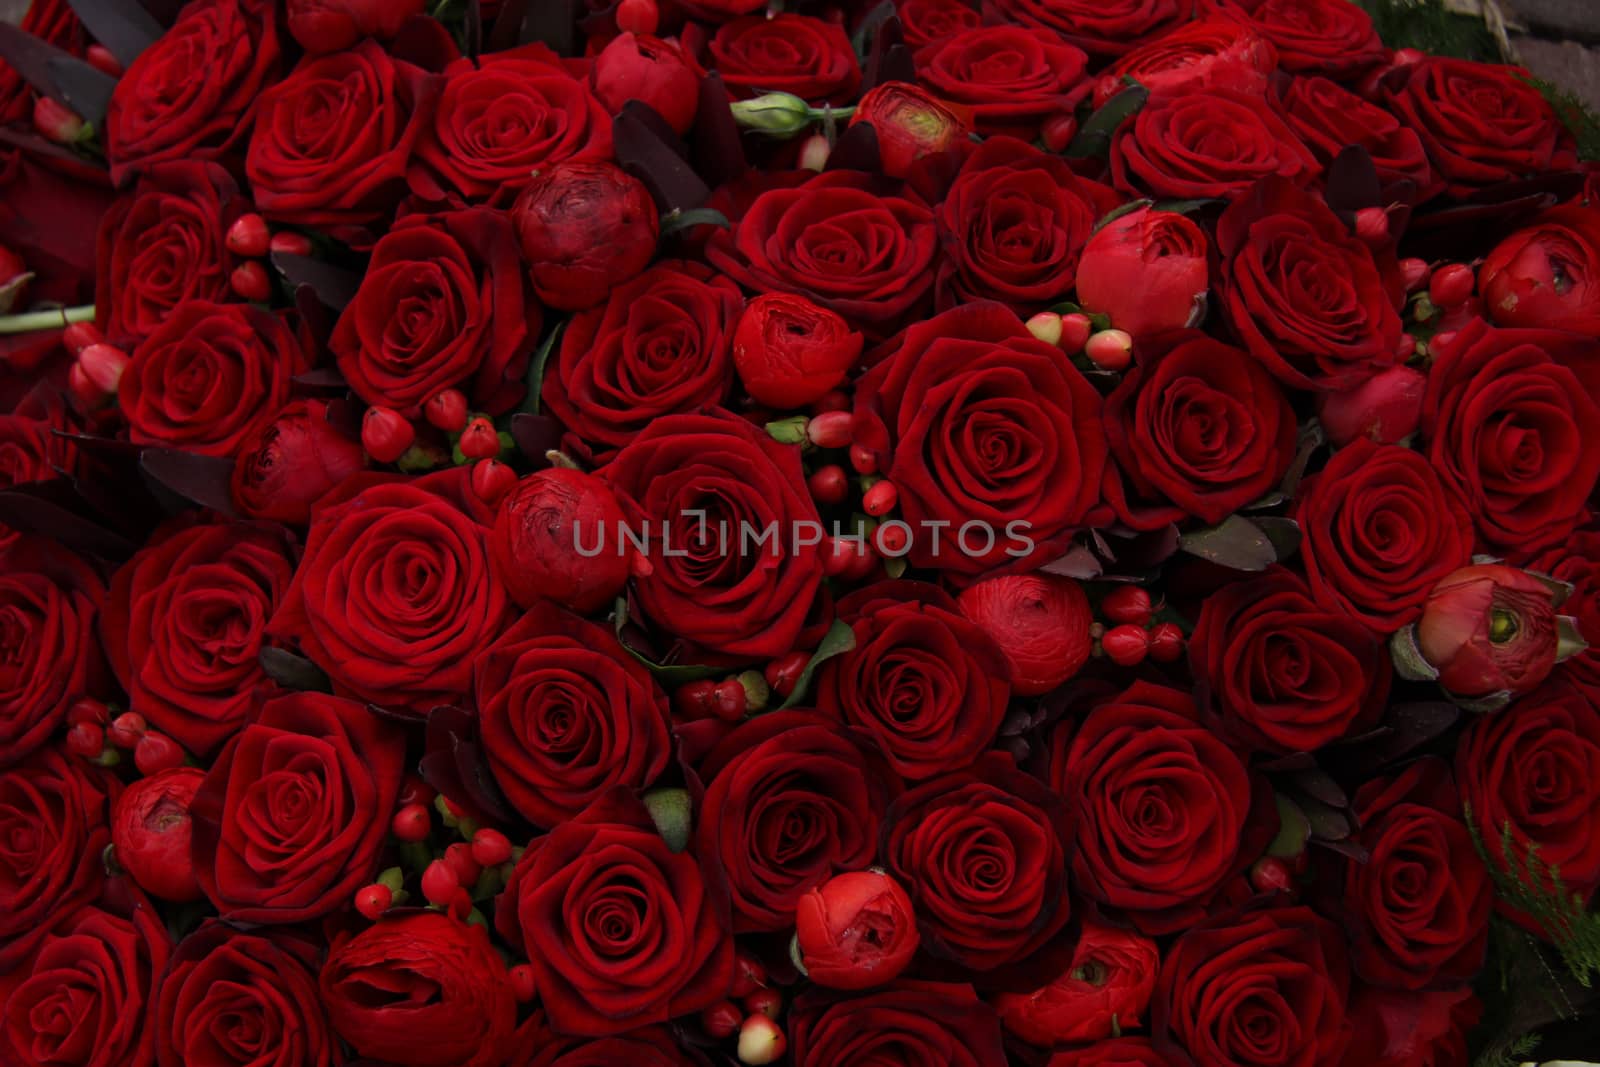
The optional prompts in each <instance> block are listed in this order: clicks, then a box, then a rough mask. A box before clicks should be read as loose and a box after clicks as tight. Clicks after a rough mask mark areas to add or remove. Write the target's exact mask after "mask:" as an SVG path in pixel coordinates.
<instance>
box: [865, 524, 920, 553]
mask: <svg viewBox="0 0 1600 1067" xmlns="http://www.w3.org/2000/svg"><path fill="white" fill-rule="evenodd" d="M872 544H873V546H874V547H875V548H877V550H878V554H879V555H881V556H884V557H885V558H887V559H899V558H900V557H901V556H903V555H905V554H906V551H907V549H908V548H909V546H910V545H911V527H909V526H907V525H905V524H904V523H901V522H894V521H891V522H886V523H884V524H883V525H881V526H879V527H878V528H877V529H876V530H874V531H872Z"/></svg>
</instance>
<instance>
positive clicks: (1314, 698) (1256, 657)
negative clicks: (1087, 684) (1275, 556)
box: [1189, 567, 1394, 753]
mask: <svg viewBox="0 0 1600 1067" xmlns="http://www.w3.org/2000/svg"><path fill="white" fill-rule="evenodd" d="M1189 664H1190V666H1191V667H1192V668H1193V669H1194V673H1195V678H1196V679H1197V681H1198V682H1199V684H1200V686H1201V687H1202V688H1201V692H1202V693H1203V694H1204V701H1203V702H1204V703H1205V705H1206V706H1208V707H1209V709H1210V710H1211V713H1212V714H1213V715H1215V716H1216V717H1217V718H1218V720H1219V721H1220V722H1221V724H1222V727H1223V728H1224V729H1225V730H1226V731H1227V732H1228V734H1229V735H1230V736H1232V737H1233V738H1235V739H1236V740H1237V741H1238V742H1239V743H1240V744H1241V745H1243V746H1244V747H1246V748H1249V749H1259V750H1263V751H1267V752H1278V753H1286V752H1311V751H1314V750H1316V749H1318V748H1321V747H1322V746H1323V745H1326V744H1328V743H1330V742H1332V741H1337V740H1338V739H1339V738H1341V737H1344V736H1346V735H1347V734H1350V733H1353V732H1359V731H1360V730H1361V729H1363V728H1365V727H1368V726H1371V725H1374V724H1375V723H1376V721H1377V720H1378V718H1379V716H1381V715H1382V714H1383V708H1384V700H1385V699H1386V698H1387V697H1388V695H1389V682H1390V679H1391V677H1392V676H1393V674H1394V669H1393V666H1392V665H1391V664H1390V661H1389V652H1388V648H1387V647H1386V646H1385V644H1384V642H1383V640H1382V639H1381V638H1380V637H1379V636H1378V635H1376V634H1374V633H1373V632H1372V631H1371V630H1369V629H1368V628H1367V627H1366V625H1364V624H1363V623H1362V622H1361V621H1360V620H1358V619H1354V618H1351V617H1350V616H1348V615H1345V614H1343V613H1342V612H1336V611H1330V610H1328V609H1326V608H1323V607H1321V606H1319V605H1318V604H1317V603H1316V602H1315V601H1314V600H1312V598H1311V591H1310V589H1308V588H1307V587H1306V584H1305V582H1304V581H1303V580H1302V579H1301V578H1300V577H1299V576H1297V575H1295V574H1294V573H1293V572H1291V571H1288V570H1285V569H1284V568H1282V567H1273V568H1272V569H1270V570H1268V571H1267V572H1266V573H1264V574H1262V575H1261V576H1259V577H1256V578H1252V579H1249V580H1248V581H1243V582H1235V583H1233V584H1232V585H1229V586H1226V587H1224V588H1223V589H1222V590H1220V591H1219V592H1217V593H1214V594H1212V596H1211V597H1210V598H1209V599H1207V600H1206V602H1205V606H1204V607H1202V608H1201V610H1200V621H1199V623H1198V624H1197V625H1196V626H1195V631H1194V634H1193V636H1192V637H1191V638H1190V641H1189Z"/></svg>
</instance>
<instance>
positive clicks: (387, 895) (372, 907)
mask: <svg viewBox="0 0 1600 1067" xmlns="http://www.w3.org/2000/svg"><path fill="white" fill-rule="evenodd" d="M392 903H394V894H393V893H391V892H389V887H388V886H386V885H379V884H377V883H376V882H374V883H373V884H372V885H369V886H366V887H364V888H362V889H358V890H356V911H358V912H360V913H361V916H362V918H365V919H370V920H372V921H373V922H377V921H378V919H379V918H381V917H382V915H383V913H384V912H386V911H388V910H389V905H390V904H392Z"/></svg>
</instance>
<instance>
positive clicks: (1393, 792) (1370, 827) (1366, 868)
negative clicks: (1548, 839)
mask: <svg viewBox="0 0 1600 1067" xmlns="http://www.w3.org/2000/svg"><path fill="white" fill-rule="evenodd" d="M1354 812H1355V816H1356V820H1357V822H1358V824H1359V825H1360V827H1361V829H1360V831H1359V832H1358V833H1357V835H1356V838H1355V840H1356V842H1357V843H1358V844H1359V845H1360V846H1361V847H1362V848H1363V849H1365V850H1366V852H1367V853H1368V856H1369V858H1368V859H1367V860H1366V861H1365V862H1356V861H1355V860H1348V861H1346V863H1345V878H1344V896H1343V900H1342V908H1341V911H1342V914H1343V915H1344V916H1345V921H1346V922H1347V923H1349V924H1350V925H1349V927H1348V929H1349V930H1350V931H1351V949H1350V964H1351V966H1352V967H1353V968H1354V969H1355V972H1356V973H1357V974H1359V975H1360V976H1361V977H1362V978H1364V979H1365V980H1367V981H1368V982H1372V983H1373V984H1375V985H1380V986H1386V987H1390V988H1394V987H1398V988H1401V989H1423V988H1432V987H1434V986H1437V985H1440V984H1447V983H1457V984H1465V983H1467V982H1470V981H1471V980H1472V979H1473V978H1474V977H1475V976H1476V975H1477V973H1478V971H1479V969H1480V968H1481V967H1482V966H1483V957H1484V950H1485V948H1486V947H1487V944H1488V937H1489V904H1490V902H1491V900H1492V898H1493V887H1492V886H1491V885H1490V882H1489V872H1488V871H1487V870H1486V869H1485V868H1484V865H1483V860H1482V859H1480V858H1479V856H1478V852H1477V849H1476V848H1475V847H1474V845H1473V841H1472V835H1471V834H1470V833H1468V832H1467V827H1466V826H1465V825H1464V824H1463V823H1462V821H1461V798H1460V797H1459V796H1457V795H1456V788H1455V784H1454V783H1453V782H1452V781H1451V780H1450V770H1449V767H1448V766H1447V765H1446V764H1445V763H1444V762H1443V761H1442V760H1439V759H1436V758H1433V757H1428V758H1426V759H1422V760H1418V761H1417V762H1416V763H1413V764H1411V765H1410V766H1409V767H1407V768H1406V769H1405V770H1404V771H1403V772H1401V773H1400V774H1398V775H1396V776H1395V777H1393V778H1376V779H1373V780H1372V781H1369V782H1367V783H1366V784H1364V785H1363V786H1362V787H1361V789H1360V791H1359V792H1357V793H1356V796H1355V806H1354Z"/></svg>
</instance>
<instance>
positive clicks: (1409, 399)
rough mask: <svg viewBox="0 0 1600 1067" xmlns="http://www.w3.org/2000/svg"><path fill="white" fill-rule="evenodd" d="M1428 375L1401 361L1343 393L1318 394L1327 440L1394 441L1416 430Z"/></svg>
mask: <svg viewBox="0 0 1600 1067" xmlns="http://www.w3.org/2000/svg"><path fill="white" fill-rule="evenodd" d="M1427 387H1428V379H1427V378H1426V377H1425V376H1424V375H1423V374H1422V372H1420V371H1418V370H1415V369H1413V368H1411V367H1407V366H1405V365H1404V364H1400V365H1398V366H1394V367H1389V368H1386V369H1384V370H1381V371H1379V372H1378V373H1376V374H1374V375H1373V376H1372V377H1370V378H1368V379H1367V380H1366V381H1365V382H1363V383H1361V384H1360V385H1358V386H1356V387H1355V388H1354V389H1350V390H1348V391H1346V392H1342V393H1318V394H1317V401H1316V403H1317V419H1318V421H1319V422H1321V423H1322V428H1323V430H1325V431H1326V432H1327V434H1328V440H1329V441H1332V442H1333V443H1334V445H1336V446H1337V447H1339V448H1343V447H1344V446H1345V445H1347V444H1349V443H1350V442H1352V441H1355V440H1358V439H1360V438H1362V437H1366V438H1370V439H1371V440H1373V441H1376V442H1377V443H1378V444H1380V445H1392V444H1397V443H1399V442H1400V441H1403V440H1405V439H1406V438H1407V437H1410V436H1411V435H1412V434H1414V433H1416V432H1417V426H1418V424H1420V423H1421V422H1422V397H1423V394H1424V393H1425V392H1426V391H1427Z"/></svg>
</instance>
